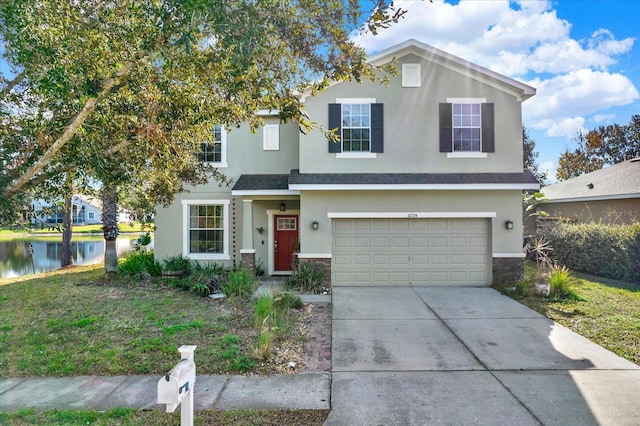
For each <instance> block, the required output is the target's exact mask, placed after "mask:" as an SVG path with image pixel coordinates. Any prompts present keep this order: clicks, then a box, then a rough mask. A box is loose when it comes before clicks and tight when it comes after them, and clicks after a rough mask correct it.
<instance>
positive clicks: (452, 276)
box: [332, 219, 489, 286]
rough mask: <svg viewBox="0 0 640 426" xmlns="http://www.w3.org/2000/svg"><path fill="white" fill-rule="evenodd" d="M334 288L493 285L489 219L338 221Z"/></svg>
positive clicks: (335, 240)
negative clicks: (490, 272) (491, 278)
mask: <svg viewBox="0 0 640 426" xmlns="http://www.w3.org/2000/svg"><path fill="white" fill-rule="evenodd" d="M332 227H333V243H332V244H333V249H332V259H333V260H332V275H333V277H332V278H333V285H337V286H340V285H488V284H489V272H488V271H489V266H488V265H489V254H488V253H489V250H488V247H489V244H488V239H489V237H488V235H489V221H488V220H487V219H334V220H333V221H332Z"/></svg>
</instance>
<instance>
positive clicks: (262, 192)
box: [231, 189, 300, 196]
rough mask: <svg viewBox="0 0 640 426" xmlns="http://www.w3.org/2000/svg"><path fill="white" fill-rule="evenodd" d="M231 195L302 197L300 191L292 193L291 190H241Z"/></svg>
mask: <svg viewBox="0 0 640 426" xmlns="http://www.w3.org/2000/svg"><path fill="white" fill-rule="evenodd" d="M231 195H238V196H244V195H249V196H251V195H300V191H298V190H295V191H292V190H290V189H264V190H262V189H261V190H255V191H254V190H250V189H248V190H241V191H231Z"/></svg>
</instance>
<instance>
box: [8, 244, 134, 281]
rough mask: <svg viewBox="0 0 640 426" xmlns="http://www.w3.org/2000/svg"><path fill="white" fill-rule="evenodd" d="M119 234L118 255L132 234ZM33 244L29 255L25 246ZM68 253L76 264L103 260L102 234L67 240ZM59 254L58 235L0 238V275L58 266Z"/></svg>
mask: <svg viewBox="0 0 640 426" xmlns="http://www.w3.org/2000/svg"><path fill="white" fill-rule="evenodd" d="M131 238H133V239H129V236H128V235H126V236H120V237H118V239H117V240H116V243H117V250H118V256H123V255H125V254H127V253H129V252H130V251H131V247H132V246H133V243H134V242H135V241H136V236H132V237H131ZM28 244H31V245H32V246H33V256H30V255H29V252H28V250H27V245H28ZM71 253H72V255H73V261H74V263H75V264H76V265H93V264H96V263H102V262H103V261H104V238H103V237H102V236H96V237H95V238H94V237H84V236H83V237H82V239H80V238H78V241H73V240H72V242H71ZM61 257H62V236H60V239H59V240H52V239H51V238H16V239H13V240H11V241H0V278H11V277H18V276H21V275H28V274H33V273H34V270H35V273H41V272H48V271H53V270H55V269H58V268H60V259H61Z"/></svg>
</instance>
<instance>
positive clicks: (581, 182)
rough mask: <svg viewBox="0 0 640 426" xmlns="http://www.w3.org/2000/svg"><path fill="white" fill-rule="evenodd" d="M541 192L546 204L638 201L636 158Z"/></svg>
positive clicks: (639, 173) (639, 185)
mask: <svg viewBox="0 0 640 426" xmlns="http://www.w3.org/2000/svg"><path fill="white" fill-rule="evenodd" d="M589 184H591V185H589ZM590 186H593V187H592V188H591V187H590ZM541 192H542V193H543V194H544V195H545V196H546V197H547V198H548V199H549V202H552V201H553V202H558V201H582V200H589V199H600V200H606V199H616V198H640V159H635V160H629V161H625V162H623V163H618V164H614V165H613V166H609V167H605V168H604V169H600V170H596V171H595V172H591V173H587V174H584V175H582V176H578V177H575V178H572V179H567V180H565V181H562V182H558V183H556V184H553V185H549V186H545V187H544V188H542V189H541Z"/></svg>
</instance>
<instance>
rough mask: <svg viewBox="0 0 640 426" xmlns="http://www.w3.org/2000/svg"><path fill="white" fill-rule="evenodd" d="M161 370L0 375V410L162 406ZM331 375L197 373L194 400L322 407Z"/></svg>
mask: <svg viewBox="0 0 640 426" xmlns="http://www.w3.org/2000/svg"><path fill="white" fill-rule="evenodd" d="M161 378H162V376H109V377H98V376H84V377H61V378H54V377H51V378H12V379H6V380H0V411H17V410H21V409H28V408H32V409H35V410H38V411H45V410H52V409H57V410H78V409H82V410H92V409H93V410H107V409H110V408H116V407H119V408H136V409H143V410H146V409H154V408H158V409H162V410H164V408H165V407H164V405H158V404H157V403H156V401H157V393H156V389H157V384H158V380H160V379H161ZM330 385H331V375H330V374H329V373H308V374H292V375H277V376H223V375H198V376H197V378H196V384H195V393H194V405H195V409H196V410H204V409H210V408H215V409H220V410H227V409H258V410H260V409H262V410H275V409H287V408H290V409H314V410H328V409H329V402H330V393H329V392H330Z"/></svg>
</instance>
